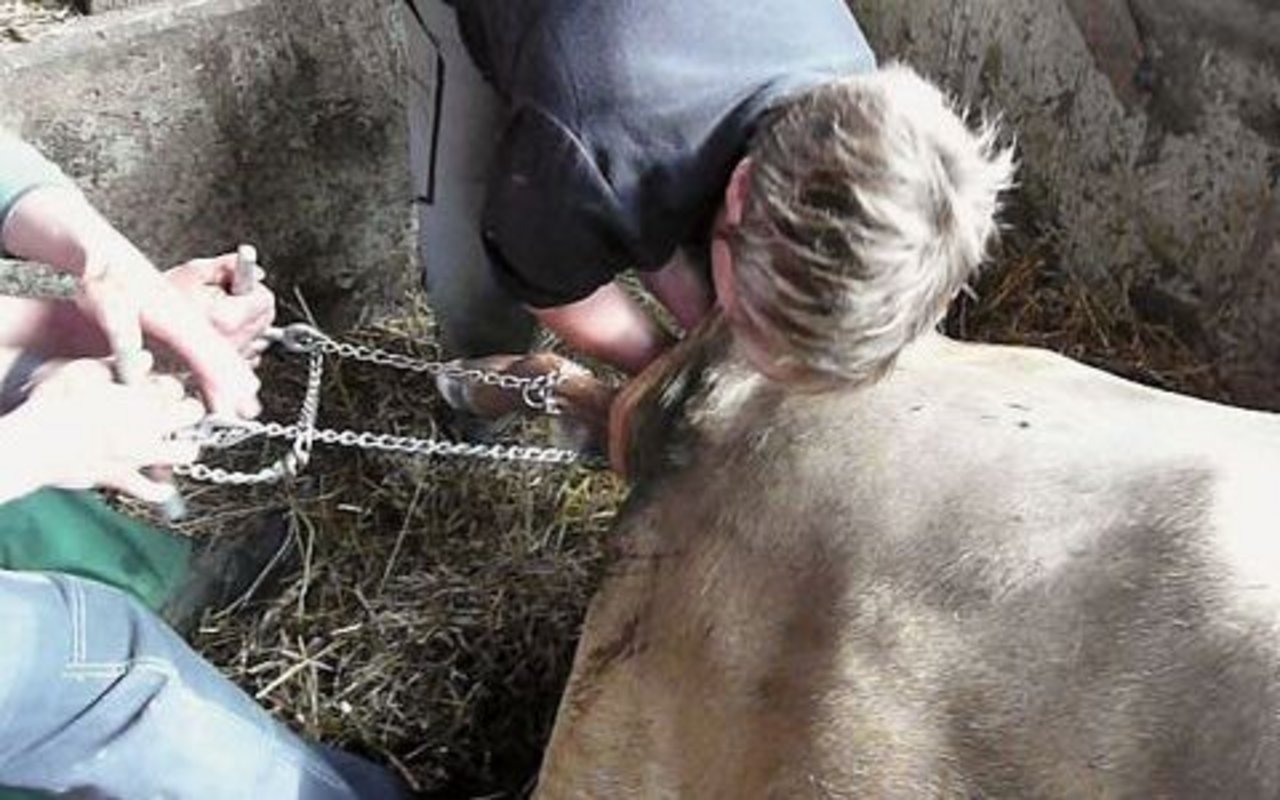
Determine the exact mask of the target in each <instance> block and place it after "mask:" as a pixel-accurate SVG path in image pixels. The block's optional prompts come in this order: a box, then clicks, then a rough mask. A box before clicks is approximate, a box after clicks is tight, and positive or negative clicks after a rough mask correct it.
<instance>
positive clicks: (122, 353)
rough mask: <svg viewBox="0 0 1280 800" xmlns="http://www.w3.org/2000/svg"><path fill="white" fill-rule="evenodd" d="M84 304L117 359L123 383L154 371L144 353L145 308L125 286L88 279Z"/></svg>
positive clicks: (84, 291)
mask: <svg viewBox="0 0 1280 800" xmlns="http://www.w3.org/2000/svg"><path fill="white" fill-rule="evenodd" d="M82 298H83V302H84V303H85V304H86V305H88V307H89V312H90V313H91V314H92V316H93V317H94V318H95V319H96V320H97V322H98V326H99V327H100V328H101V329H102V332H103V334H104V335H105V336H106V338H107V343H108V345H109V346H110V348H111V353H112V355H113V356H115V358H116V364H115V366H116V373H117V377H118V379H119V380H121V381H122V382H124V383H129V382H132V381H134V380H137V379H138V378H140V377H141V376H143V375H145V374H146V373H147V372H148V371H150V369H151V366H150V364H149V363H146V364H145V365H144V362H143V361H142V360H141V356H140V354H141V353H143V352H145V351H144V350H143V344H142V323H141V319H140V318H141V309H140V308H139V306H138V303H137V302H136V301H135V300H134V299H133V298H132V297H130V295H129V294H128V292H126V291H125V290H124V289H123V287H120V286H117V285H115V284H113V283H111V282H110V280H109V279H108V278H107V277H106V276H105V274H103V275H101V276H98V277H94V278H92V279H89V280H86V281H85V282H84V283H83V284H82Z"/></svg>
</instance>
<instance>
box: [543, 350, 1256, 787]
mask: <svg viewBox="0 0 1280 800" xmlns="http://www.w3.org/2000/svg"><path fill="white" fill-rule="evenodd" d="M684 385H685V386H686V389H685V391H686V395H685V396H684V397H681V398H678V399H677V401H676V404H677V405H681V406H682V412H681V414H680V416H679V419H680V427H681V430H679V431H678V432H677V433H676V434H675V435H674V436H673V439H672V441H671V442H670V443H669V444H668V445H667V447H666V449H665V451H664V452H663V453H662V454H661V455H662V457H661V459H660V462H659V463H660V467H656V468H651V469H650V474H649V475H647V476H645V477H644V478H643V480H642V481H641V484H640V486H639V487H638V488H637V490H636V492H635V493H634V495H633V497H632V499H631V501H630V502H629V504H628V507H627V509H626V510H625V511H624V513H623V515H622V517H621V519H620V521H619V526H618V531H617V536H618V537H619V538H618V553H617V557H616V561H615V563H614V565H613V570H612V573H611V575H610V576H609V578H608V580H607V582H606V584H605V586H604V587H603V589H602V590H601V592H600V594H599V595H598V596H597V598H596V600H595V602H594V603H593V606H592V609H591V613H590V616H589V618H588V621H587V625H586V629H585V631H584V637H583V642H582V645H581V646H580V648H579V652H578V656H577V661H576V664H575V668H574V674H573V677H572V679H571V683H570V686H569V688H568V690H567V693H566V696H565V699H564V702H563V704H562V708H561V713H560V717H559V719H558V720H557V726H556V731H555V735H554V737H553V742H552V746H551V748H550V750H549V753H548V757H547V762H546V764H545V765H544V770H543V776H542V785H541V790H542V792H543V794H544V796H549V797H573V796H577V797H605V796H627V795H632V796H637V797H664V796H684V797H698V798H704V797H707V798H714V797H733V798H739V797H761V796H777V797H797V796H801V797H802V796H813V797H827V796H835V797H839V796H854V795H856V796H890V797H892V796H900V797H921V796H930V795H933V796H958V797H977V796H990V797H1080V796H1117V797H1119V796H1142V797H1158V796H1184V797H1203V796H1233V797H1243V796H1274V795H1276V794H1277V793H1280V741H1278V740H1277V733H1278V732H1277V710H1278V709H1280V698H1278V697H1277V691H1278V690H1280V681H1278V680H1277V668H1280V657H1278V656H1277V648H1276V646H1275V645H1274V644H1273V642H1274V641H1275V638H1276V637H1275V633H1276V631H1275V627H1276V623H1277V620H1278V619H1280V614H1278V609H1280V603H1278V602H1277V597H1276V594H1275V593H1276V591H1277V588H1278V587H1280V580H1277V578H1276V575H1277V568H1278V567H1280V560H1278V559H1276V558H1274V557H1272V556H1273V552H1274V550H1273V548H1272V547H1271V544H1270V541H1269V540H1271V539H1272V538H1274V537H1273V536H1272V534H1271V527H1272V524H1271V520H1274V519H1277V518H1278V517H1277V512H1278V511H1280V493H1277V492H1273V491H1269V489H1270V487H1269V485H1268V484H1269V481H1268V478H1269V477H1271V476H1274V475H1275V474H1276V470H1275V466H1276V463H1277V461H1280V424H1278V423H1277V422H1276V420H1275V418H1273V417H1272V416H1270V415H1262V414H1252V413H1248V412H1242V411H1238V410H1234V409H1227V408H1223V407H1220V406H1214V405H1210V404H1206V403H1199V402H1196V401H1192V400H1188V399H1185V398H1181V397H1177V396H1173V395H1168V394H1163V393H1158V392H1153V391H1151V390H1147V389H1143V388H1140V387H1136V386H1134V385H1132V384H1128V383H1125V382H1123V381H1119V380H1118V379H1115V378H1112V377H1110V376H1107V375H1104V374H1102V373H1099V372H1096V371H1093V370H1089V369H1087V368H1084V367H1081V366H1079V365H1077V364H1074V363H1073V362H1070V361H1067V360H1065V359H1061V358H1058V357H1056V356H1052V355H1048V354H1045V353H1041V352H1038V351H1030V350H1023V349H1016V348H993V347H981V346H967V345H957V344H954V343H950V342H948V341H946V340H943V339H941V338H934V339H930V340H928V341H926V342H923V343H921V344H918V345H916V346H914V347H913V348H911V349H910V350H908V351H907V353H905V354H904V357H903V359H902V362H901V364H900V366H899V368H898V369H897V370H895V371H894V372H893V373H892V374H891V375H890V376H889V377H888V378H887V379H886V380H884V381H882V382H880V383H878V384H876V385H874V386H870V387H864V388H861V389H852V390H845V391H841V392H828V393H823V394H811V395H804V394H796V393H792V392H789V391H787V390H786V389H785V388H782V387H777V386H775V385H771V384H768V383H766V382H764V381H762V380H760V379H758V378H756V377H754V376H752V375H750V374H749V373H747V372H746V371H745V370H743V369H742V368H740V367H737V366H734V364H733V363H732V360H729V361H728V362H727V364H726V365H723V366H720V367H717V368H715V369H714V370H712V371H710V372H708V373H705V374H701V375H700V376H698V379H697V380H689V381H686V383H685V384H684ZM659 469H660V470H661V471H662V474H658V470H659Z"/></svg>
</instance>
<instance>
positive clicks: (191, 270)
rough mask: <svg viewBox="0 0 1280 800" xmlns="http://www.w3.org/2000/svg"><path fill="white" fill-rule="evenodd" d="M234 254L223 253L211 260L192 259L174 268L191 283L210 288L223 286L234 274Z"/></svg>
mask: <svg viewBox="0 0 1280 800" xmlns="http://www.w3.org/2000/svg"><path fill="white" fill-rule="evenodd" d="M235 269H236V254H235V253H223V254H222V255H220V256H214V257H212V258H193V259H191V260H190V261H188V262H187V263H185V264H180V265H178V266H176V267H174V270H178V271H181V272H182V273H184V277H185V278H187V279H189V280H191V281H192V282H193V283H203V284H208V285H210V286H224V285H225V284H227V283H228V282H229V281H230V280H231V276H232V275H234V274H235Z"/></svg>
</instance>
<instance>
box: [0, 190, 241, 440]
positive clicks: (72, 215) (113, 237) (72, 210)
mask: <svg viewBox="0 0 1280 800" xmlns="http://www.w3.org/2000/svg"><path fill="white" fill-rule="evenodd" d="M3 237H4V243H5V246H6V247H7V248H8V249H9V250H10V251H11V252H13V253H15V254H16V255H19V256H22V257H24V258H30V259H34V260H38V261H43V262H45V263H47V264H50V265H51V266H54V267H56V268H58V269H61V270H63V271H66V272H69V273H70V274H72V275H75V276H76V277H77V278H78V280H79V282H80V289H81V292H80V304H81V307H82V308H83V309H84V310H85V312H86V313H87V314H88V316H89V317H90V318H91V319H93V320H94V321H95V322H96V323H97V324H98V326H99V327H100V328H101V329H102V331H103V333H104V334H106V338H107V341H108V342H111V343H116V342H121V341H124V342H131V341H136V339H137V338H138V336H139V332H145V333H146V334H148V335H150V336H152V337H154V338H155V339H157V340H158V341H159V342H161V343H163V344H164V345H166V346H167V347H169V348H170V349H172V350H173V351H174V352H175V353H177V354H178V356H179V357H181V358H182V359H183V360H184V361H185V362H186V363H187V365H188V366H190V367H191V370H192V372H194V373H195V376H196V379H197V380H198V381H199V383H200V386H201V389H202V390H203V393H204V396H205V400H206V402H207V404H208V406H209V408H210V410H211V411H213V412H214V413H217V414H222V415H227V416H230V415H233V414H240V415H243V416H246V417H252V416H256V415H257V414H258V412H259V410H260V406H259V405H258V400H257V392H258V379H257V377H256V376H255V375H254V373H253V369H252V367H251V366H250V364H249V363H248V362H247V361H246V360H245V359H244V358H243V357H241V355H240V354H239V353H238V352H237V351H236V348H235V347H234V346H233V345H232V343H231V342H230V341H229V340H227V339H226V338H224V337H223V336H222V335H221V334H219V333H218V331H217V330H216V329H215V327H214V326H213V324H211V323H210V321H209V319H208V318H207V317H206V316H205V315H204V314H202V313H201V312H200V309H199V308H198V307H197V306H196V305H195V304H194V303H192V302H191V301H190V300H189V299H188V298H187V297H186V296H185V295H184V294H183V293H182V292H181V291H179V289H178V288H176V287H175V286H173V285H171V284H170V282H169V281H167V280H165V278H164V276H163V275H162V274H161V273H160V272H159V271H158V270H156V268H155V267H154V266H153V265H152V263H151V261H150V260H149V259H147V257H146V256H144V255H143V254H142V252H141V251H139V250H138V248H136V247H134V246H133V244H132V243H131V242H129V240H128V239H126V238H125V237H124V236H123V235H122V234H121V233H120V232H119V231H117V230H116V229H115V228H113V227H112V226H111V225H110V223H108V222H107V221H106V220H105V219H103V218H102V216H101V215H99V214H98V213H97V211H95V210H94V209H93V207H92V206H90V205H89V203H88V201H87V200H86V199H85V198H84V197H83V196H82V195H81V194H80V193H79V192H76V191H74V190H70V189H67V188H65V187H46V188H42V189H37V190H35V191H32V192H30V193H29V194H27V195H25V196H24V197H23V198H22V199H21V200H20V201H19V202H18V204H17V206H16V207H15V208H14V209H13V210H12V211H11V212H10V214H9V217H8V219H7V220H6V222H5V226H4V230H3Z"/></svg>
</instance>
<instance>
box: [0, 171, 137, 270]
mask: <svg viewBox="0 0 1280 800" xmlns="http://www.w3.org/2000/svg"><path fill="white" fill-rule="evenodd" d="M117 239H119V240H121V244H122V245H123V237H122V236H121V235H120V234H119V233H118V232H116V230H115V229H114V228H112V227H111V225H110V224H109V223H108V222H107V221H106V220H105V219H103V218H102V216H101V215H100V214H99V213H98V212H97V211H95V210H94V208H93V206H91V205H90V204H89V201H88V200H86V199H85V197H84V195H82V194H80V192H79V191H78V190H77V189H75V188H73V187H70V186H42V187H39V188H37V189H33V190H32V191H30V192H27V193H26V194H24V195H23V196H22V197H21V198H19V199H18V201H17V202H16V203H15V204H14V205H13V207H12V208H11V209H10V210H9V214H8V216H7V217H6V218H5V220H4V226H3V227H2V228H0V241H2V242H3V244H4V249H5V251H7V252H9V253H11V254H12V255H15V256H18V257H20V258H25V259H28V260H31V261H39V262H41V263H43V264H48V265H49V266H51V267H54V268H55V269H58V270H60V271H62V272H68V273H71V274H73V275H79V274H80V273H81V272H82V271H83V270H84V266H85V259H86V257H87V255H88V253H87V248H88V245H89V243H91V242H102V241H112V242H113V243H114V242H115V240H117Z"/></svg>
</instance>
